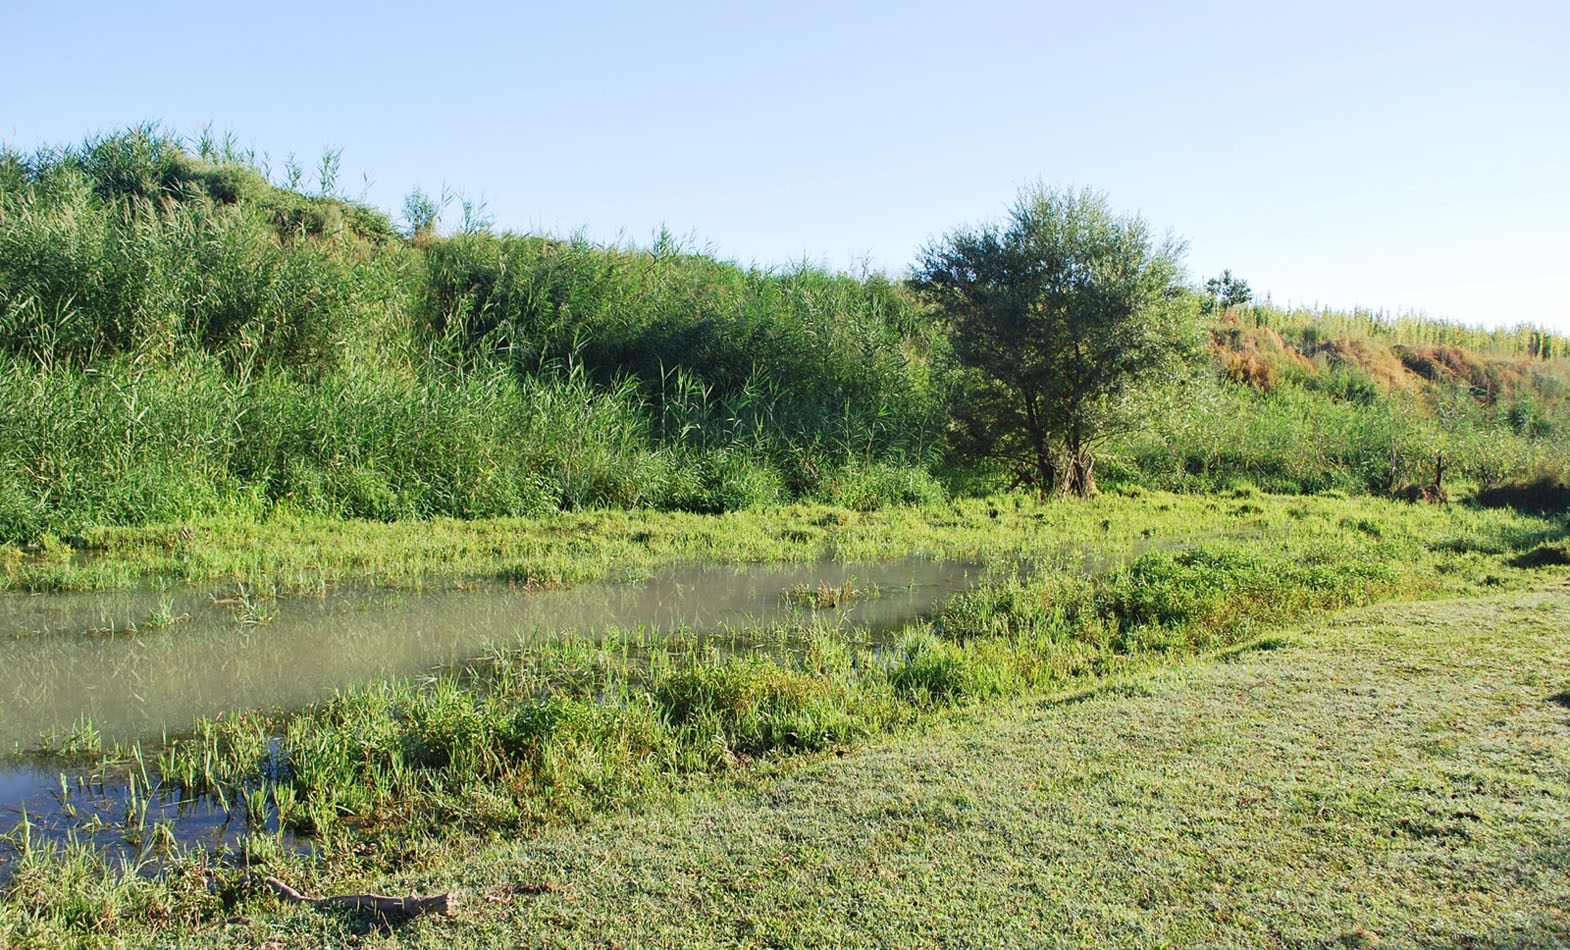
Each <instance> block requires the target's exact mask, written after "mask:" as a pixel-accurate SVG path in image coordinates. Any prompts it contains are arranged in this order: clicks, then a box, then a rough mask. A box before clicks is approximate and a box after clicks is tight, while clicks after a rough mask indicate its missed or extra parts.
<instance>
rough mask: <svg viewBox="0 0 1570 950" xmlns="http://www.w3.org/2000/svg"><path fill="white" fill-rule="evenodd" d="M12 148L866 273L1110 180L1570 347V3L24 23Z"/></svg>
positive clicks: (177, 10) (1216, 234)
mask: <svg viewBox="0 0 1570 950" xmlns="http://www.w3.org/2000/svg"><path fill="white" fill-rule="evenodd" d="M3 4H4V22H5V23H6V28H5V30H4V32H3V33H0V56H3V59H4V62H5V64H6V69H5V73H6V76H5V82H4V84H3V85H0V134H3V135H4V137H5V139H6V141H8V142H10V143H11V144H13V145H15V146H17V147H20V148H23V149H29V148H32V147H34V146H37V145H39V144H41V143H54V144H58V143H63V142H72V141H76V140H78V139H80V138H81V137H82V136H83V135H84V134H86V133H88V132H91V131H97V130H106V129H109V128H112V127H114V126H117V125H124V124H128V123H134V122H137V121H140V120H148V119H151V120H159V121H162V122H163V123H165V124H166V125H167V126H169V127H170V128H172V129H174V130H176V131H179V132H182V133H186V134H190V133H194V132H195V131H196V130H197V129H198V128H200V126H201V125H202V124H203V123H206V122H210V123H212V124H213V125H214V126H215V127H216V128H218V129H220V130H222V129H228V130H232V131H234V132H235V133H237V134H238V135H239V137H240V139H241V140H242V142H243V143H245V144H249V145H252V146H254V147H255V148H257V149H258V150H265V151H268V152H270V153H271V154H272V156H273V161H274V164H275V166H281V164H282V157H283V155H284V153H286V152H289V151H291V150H292V151H294V152H296V153H297V154H298V155H299V156H300V157H301V159H302V160H304V161H305V162H306V163H307V164H314V162H315V160H316V159H317V157H318V156H319V155H320V153H321V150H322V148H323V147H324V146H333V147H340V148H342V149H343V154H344V168H345V174H344V178H343V181H344V190H345V191H347V192H349V193H350V194H351V195H353V194H358V193H359V191H360V187H361V185H360V182H361V176H362V174H364V173H369V174H370V175H371V176H372V178H373V179H374V184H373V185H372V187H371V188H370V190H369V192H368V197H369V199H370V200H371V201H372V202H373V203H375V204H378V205H381V206H383V207H386V208H389V209H396V208H397V206H398V205H399V204H400V203H401V198H402V195H403V194H404V193H405V192H406V191H407V190H408V189H409V188H410V187H411V186H414V185H421V186H424V187H425V188H426V189H427V190H431V191H436V190H439V189H440V188H441V187H442V185H443V184H447V185H450V186H454V187H458V188H462V189H465V190H467V191H469V192H470V193H472V194H480V193H483V194H484V196H485V198H486V200H487V201H488V205H489V211H490V213H491V214H493V215H494V216H495V218H496V219H497V223H498V225H499V226H502V227H506V228H511V229H514V230H535V231H552V232H557V233H562V232H570V231H574V230H577V229H579V228H583V229H586V231H587V233H588V234H589V235H590V236H591V237H595V238H598V239H602V240H609V239H615V238H616V237H617V235H618V234H625V236H626V237H628V238H631V239H634V240H637V241H640V242H646V241H647V240H648V238H649V236H650V235H651V234H652V233H653V232H654V231H655V230H656V229H657V228H658V227H659V226H660V225H661V224H662V223H663V224H665V225H667V226H669V227H670V228H671V229H672V230H674V231H676V232H678V233H683V234H686V233H694V234H696V235H697V237H698V239H699V242H700V244H704V245H709V246H712V247H713V249H714V250H715V251H717V252H718V253H719V254H720V255H722V256H725V257H728V258H733V259H737V260H740V261H742V262H757V263H760V264H766V265H767V264H778V263H784V262H787V261H791V260H800V259H802V258H803V257H807V258H811V259H813V260H820V261H823V262H825V263H827V264H829V265H831V266H834V267H850V266H852V264H853V262H855V261H857V260H860V259H863V258H868V259H870V261H871V262H872V264H873V266H876V267H882V268H885V269H887V270H889V271H890V272H892V273H899V272H901V271H903V270H904V269H905V268H906V267H907V266H908V265H909V264H910V262H911V261H912V260H913V259H914V256H915V252H916V249H917V248H918V247H919V246H920V245H921V244H922V243H923V242H925V241H927V240H929V239H931V238H933V237H935V236H937V235H939V234H941V233H942V232H943V231H944V230H946V229H948V228H951V227H953V226H956V225H960V224H966V223H973V222H976V221H979V220H981V219H984V218H989V217H995V216H997V215H998V214H1000V213H1001V212H1002V210H1003V209H1004V207H1005V205H1006V204H1007V203H1008V201H1009V200H1010V199H1011V198H1012V196H1013V195H1014V193H1015V191H1016V190H1017V189H1018V187H1019V186H1020V185H1022V184H1024V183H1027V182H1031V181H1034V180H1036V179H1038V178H1040V179H1042V180H1044V181H1046V182H1048V183H1049V184H1059V185H1076V186H1083V185H1088V186H1092V187H1095V188H1098V189H1101V190H1104V191H1106V192H1107V193H1108V195H1109V196H1110V198H1111V201H1112V203H1113V204H1114V205H1115V206H1117V207H1119V208H1121V209H1124V210H1128V211H1138V212H1140V213H1141V214H1143V215H1144V216H1145V217H1146V218H1147V219H1149V220H1150V221H1151V222H1152V223H1153V224H1155V225H1156V226H1157V227H1159V228H1163V229H1165V228H1171V229H1172V230H1174V231H1175V232H1177V233H1178V234H1179V235H1181V236H1183V237H1186V238H1187V239H1188V240H1189V242H1190V252H1189V256H1188V263H1189V269H1190V271H1191V273H1192V275H1193V276H1194V277H1195V278H1196V279H1199V278H1203V277H1205V276H1207V275H1210V274H1213V273H1216V272H1219V271H1220V270H1221V269H1222V268H1224V267H1229V268H1231V269H1232V270H1233V271H1234V272H1235V273H1237V274H1239V275H1241V276H1243V277H1245V278H1247V279H1248V280H1249V281H1250V282H1251V283H1252V284H1253V285H1254V287H1255V288H1256V290H1258V291H1262V292H1269V293H1270V294H1272V296H1273V297H1274V299H1275V300H1276V301H1277V302H1278V303H1286V302H1296V303H1308V304H1312V303H1316V302H1318V303H1324V304H1330V305H1334V306H1342V307H1349V306H1352V305H1363V306H1370V307H1375V308H1380V307H1382V308H1385V309H1387V310H1391V311H1407V310H1413V311H1424V312H1427V313H1430V314H1433V315H1436V316H1446V317H1451V318H1455V319H1461V320H1465V321H1468V322H1486V323H1490V324H1494V323H1505V324H1509V323H1514V322H1517V321H1522V320H1532V321H1536V322H1539V323H1544V324H1549V325H1552V326H1555V327H1557V328H1558V329H1560V330H1562V331H1570V232H1567V224H1570V3H1566V2H1563V0H1558V2H1548V0H1544V2H1509V0H1505V2H1499V3H1494V4H1487V5H1485V4H1482V3H1464V4H1462V3H1443V2H1440V3H1435V2H1426V3H1415V2H1410V3H1409V2H1400V3H1347V2H1318V3H1312V4H1298V5H1292V6H1291V7H1288V6H1287V5H1284V4H1268V3H1257V2H1255V3H1234V2H1212V3H1187V4H1167V3H1108V4H1095V5H1093V4H1085V3H1063V4H1055V3H1040V4H1033V3H1017V2H1016V3H1007V2H986V0H981V2H971V3H968V4H961V3H957V2H949V3H941V4H940V3H924V2H915V3H899V4H894V3H834V4H829V3H816V2H799V3H792V4H780V5H763V4H755V5H749V4H740V3H736V4H704V3H669V4H647V3H643V4H639V3H627V2H622V0H607V2H601V3H597V4H593V5H581V6H575V7H571V8H569V5H566V4H562V3H553V4H550V5H543V4H542V5H534V4H516V5H513V4H500V3H461V2H453V3H446V4H420V5H412V4H402V3H378V4H324V9H320V10H319V9H317V8H316V6H315V5H313V4H304V3H297V2H293V0H286V2H276V3H268V4H256V5H244V4H204V5H195V4H191V5H184V4H166V3H135V4H128V3H94V2H89V3H76V4H72V5H70V6H69V7H56V6H54V5H49V4H22V3H19V2H17V0H3Z"/></svg>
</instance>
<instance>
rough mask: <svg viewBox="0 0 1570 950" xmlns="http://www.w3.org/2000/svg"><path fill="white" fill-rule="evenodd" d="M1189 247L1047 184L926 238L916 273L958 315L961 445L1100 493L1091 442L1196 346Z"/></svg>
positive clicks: (1046, 488) (1134, 418)
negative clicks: (983, 219)
mask: <svg viewBox="0 0 1570 950" xmlns="http://www.w3.org/2000/svg"><path fill="white" fill-rule="evenodd" d="M1183 249H1184V248H1183V245H1182V244H1181V242H1178V241H1177V240H1175V239H1173V238H1171V237H1167V238H1165V239H1161V240H1157V239H1155V238H1153V237H1152V236H1151V234H1150V229H1149V227H1148V225H1146V223H1145V222H1144V221H1143V220H1142V219H1140V218H1139V217H1137V216H1122V215H1118V214H1115V213H1114V212H1113V211H1112V209H1111V208H1110V207H1109V206H1108V204H1107V200H1106V197H1105V196H1104V195H1102V194H1099V193H1097V192H1093V191H1089V190H1085V191H1079V192H1071V191H1058V190H1053V189H1049V188H1046V187H1044V186H1041V185H1036V186H1034V187H1031V188H1027V189H1026V190H1024V191H1023V192H1021V194H1020V195H1019V197H1018V198H1017V199H1016V200H1015V202H1014V204H1013V206H1012V207H1011V208H1010V210H1009V214H1008V218H1007V220H1006V221H1005V222H1003V223H1002V224H987V225H983V226H981V227H978V228H974V229H965V228H961V229H958V230H955V231H952V232H950V233H949V234H947V235H945V236H944V237H943V238H942V239H941V240H939V241H937V242H936V243H934V244H932V245H930V246H928V247H926V248H924V249H923V250H922V252H921V256H920V260H919V262H918V264H917V268H916V273H915V277H914V282H915V284H916V285H917V286H918V287H920V288H922V289H923V290H924V291H925V292H926V293H928V294H929V295H930V296H931V298H932V299H933V300H934V302H935V303H936V304H937V305H938V306H939V307H940V309H941V310H942V311H943V312H944V313H945V314H946V315H947V316H948V317H949V319H950V321H951V322H952V329H953V337H952V346H953V352H954V356H955V358H956V361H957V363H958V365H959V370H960V374H961V377H962V385H961V392H962V393H963V395H962V396H961V398H960V403H959V405H958V406H957V408H956V413H955V416H956V420H957V425H958V432H957V437H958V441H959V443H960V449H961V451H962V452H965V453H968V454H970V455H971V456H972V457H974V458H977V459H990V460H994V461H997V462H1002V463H1005V464H1007V465H1009V466H1010V467H1011V468H1012V469H1013V470H1014V472H1015V473H1016V474H1017V475H1018V476H1019V480H1021V481H1028V482H1033V483H1034V484H1035V485H1036V487H1037V489H1038V490H1039V491H1041V492H1043V493H1046V492H1054V491H1056V492H1063V493H1069V492H1072V493H1074V494H1078V495H1089V494H1092V493H1094V492H1095V477H1094V475H1093V472H1092V468H1093V466H1094V464H1095V456H1094V454H1093V450H1094V448H1095V447H1096V446H1097V445H1098V444H1099V443H1101V442H1102V441H1104V440H1105V439H1107V438H1108V437H1109V436H1111V435H1113V434H1115V433H1117V432H1121V431H1126V430H1127V429H1128V428H1129V427H1131V426H1134V425H1137V424H1138V412H1137V409H1138V406H1137V405H1136V404H1135V403H1136V400H1135V399H1134V398H1133V397H1134V395H1135V394H1136V392H1137V391H1138V390H1139V388H1140V387H1141V386H1142V385H1144V384H1148V383H1152V382H1158V381H1159V380H1161V379H1162V378H1164V377H1167V376H1169V374H1171V373H1172V372H1173V371H1175V370H1176V369H1177V368H1178V367H1180V366H1181V365H1182V357H1183V356H1184V355H1185V353H1186V352H1187V351H1188V350H1189V349H1190V348H1191V347H1192V345H1193V336H1192V333H1191V332H1189V331H1188V329H1187V321H1185V320H1184V319H1183V313H1182V309H1183V308H1182V306H1181V303H1180V298H1181V296H1182V294H1181V289H1180V286H1179V278H1180V276H1181V271H1180V257H1181V254H1182V252H1183Z"/></svg>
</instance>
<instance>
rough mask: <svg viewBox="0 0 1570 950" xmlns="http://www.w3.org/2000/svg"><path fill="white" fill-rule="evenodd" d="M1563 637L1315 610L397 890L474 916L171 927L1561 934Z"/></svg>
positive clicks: (1425, 937) (802, 940) (341, 932)
mask: <svg viewBox="0 0 1570 950" xmlns="http://www.w3.org/2000/svg"><path fill="white" fill-rule="evenodd" d="M1566 629H1570V591H1567V590H1566V589H1565V588H1564V587H1559V588H1556V589H1552V590H1550V591H1544V592H1531V593H1520V594H1509V595H1501V596H1495V597H1490V598H1481V599H1467V600H1447V601H1439V602H1434V603H1426V604H1403V605H1385V606H1380V607H1377V608H1372V609H1364V610H1359V611H1355V612H1352V613H1347V614H1341V615H1338V616H1336V617H1334V618H1330V619H1316V620H1315V621H1314V622H1313V623H1311V624H1309V625H1307V626H1304V627H1301V628H1294V629H1291V630H1290V631H1287V632H1285V633H1284V634H1281V635H1276V636H1273V637H1270V638H1266V639H1263V640H1257V641H1253V642H1252V643H1250V644H1245V645H1243V646H1242V647H1241V648H1240V649H1239V650H1237V651H1234V652H1230V653H1225V654H1223V655H1221V656H1220V657H1211V658H1207V659H1205V660H1202V661H1199V662H1194V663H1182V664H1178V665H1176V666H1170V667H1167V668H1164V669H1161V670H1156V671H1149V672H1144V673H1140V674H1135V675H1132V676H1126V677H1119V678H1116V679H1114V680H1110V681H1107V682H1106V683H1105V684H1104V685H1101V686H1099V687H1096V688H1092V689H1089V690H1082V691H1074V692H1068V693H1054V694H1049V695H1046V696H1043V697H1039V698H1031V699H1027V700H1022V701H1010V702H1006V703H1003V704H999V705H996V706H990V707H988V708H986V710H985V711H984V712H983V711H976V712H974V713H965V714H962V715H959V716H957V717H954V718H951V719H947V720H944V721H942V722H939V723H934V724H933V725H932V726H931V728H929V729H927V730H923V731H920V732H915V733H909V734H906V735H904V736H901V737H899V738H897V739H894V740H891V741H888V742H880V743H877V744H874V745H871V746H869V747H867V748H865V749H861V750H858V751H855V752H852V753H851V754H849V755H848V756H846V757H828V758H822V759H817V760H813V761H811V762H810V763H804V767H803V768H800V769H793V770H789V771H787V772H786V773H785V774H783V775H779V776H769V777H767V778H765V779H760V780H759V781H758V782H757V783H755V784H754V785H752V786H751V787H748V788H744V789H740V790H736V789H725V790H722V791H714V792H699V793H695V794H692V795H689V796H685V797H682V798H680V799H678V800H677V801H676V802H674V803H673V804H672V805H671V806H670V807H666V808H656V809H651V810H649V811H645V812H639V813H637V814H633V815H625V816H614V817H610V818H607V819H604V820H600V821H595V822H591V823H589V824H588V825H586V826H584V827H581V828H562V829H556V830H552V831H549V832H546V833H545V834H543V835H541V836H538V837H535V838H531V839H530V840H528V841H524V842H510V841H505V840H503V841H496V842H494V843H492V844H490V845H487V846H485V847H483V848H482V849H480V850H479V851H477V852H467V853H465V852H462V851H458V850H454V851H448V852H442V853H439V854H437V855H433V856H431V857H430V858H429V863H428V864H425V865H422V866H420V867H417V868H411V869H406V870H402V871H398V872H390V873H387V874H386V876H385V878H382V879H380V880H383V881H385V883H386V886H387V887H388V888H390V889H396V888H397V887H404V886H413V887H416V888H422V889H426V890H433V889H441V888H449V887H451V888H458V889H460V890H462V891H463V893H464V894H465V895H466V896H467V904H466V909H465V910H464V911H463V912H462V913H461V914H460V915H459V916H458V917H456V918H454V919H452V920H450V921H436V920H430V921H421V922H419V923H415V924H410V925H407V926H404V927H401V928H391V929H382V928H379V927H376V926H374V925H373V924H370V923H368V922H366V921H363V920H354V919H345V918H342V917H336V916H333V915H323V914H319V913H313V912H310V911H302V910H298V909H293V908H280V909H278V910H276V911H269V912H266V913H265V915H258V917H257V921H256V922H255V923H253V924H248V925H240V926H232V927H229V928H217V927H215V928H212V929H209V930H206V931H204V932H202V933H199V934H188V935H177V934H174V933H171V934H170V935H169V938H168V939H169V942H170V943H171V944H183V945H191V946H244V945H249V944H254V943H256V942H259V941H264V940H268V939H276V940H281V941H286V942H292V943H296V944H298V945H301V946H333V945H335V944H337V943H338V942H339V941H341V940H345V939H353V938H355V937H357V936H358V937H360V938H361V939H364V940H365V941H366V942H367V943H369V944H373V945H384V946H409V947H425V946H437V945H441V946H448V947H470V946H474V947H480V946H494V945H498V944H517V945H524V946H611V945H621V946H634V945H637V946H672V947H676V946H681V947H690V946H744V947H765V946H773V947H782V946H783V947H789V946H826V945H836V946H869V947H870V946H879V947H888V946H900V947H904V946H909V947H922V946H941V945H952V944H958V945H988V946H1062V947H1079V946H1112V947H1156V946H1174V945H1176V946H1196V945H1206V946H1223V947H1320V946H1323V947H1337V946H1348V947H1359V946H1362V947H1373V946H1403V947H1404V946H1445V947H1452V946H1455V947H1462V946H1464V947H1488V948H1506V947H1509V948H1532V947H1541V948H1548V947H1559V946H1564V945H1565V943H1566V942H1570V919H1567V918H1566V916H1565V907H1566V904H1567V901H1570V854H1567V853H1566V851H1565V846H1564V836H1563V829H1564V828H1565V826H1566V823H1567V822H1570V786H1567V784H1566V776H1567V775H1570V758H1567V757H1566V744H1565V742H1564V741H1563V739H1564V734H1565V730H1566V728H1570V726H1567V720H1570V713H1567V711H1566V709H1565V708H1564V705H1563V703H1564V700H1563V698H1562V697H1563V696H1564V690H1565V689H1566V688H1567V687H1570V666H1567V665H1566V662H1565V657H1566V652H1565V650H1564V631H1565V630H1566ZM1556 697H1557V698H1556ZM324 886H328V887H331V885H324Z"/></svg>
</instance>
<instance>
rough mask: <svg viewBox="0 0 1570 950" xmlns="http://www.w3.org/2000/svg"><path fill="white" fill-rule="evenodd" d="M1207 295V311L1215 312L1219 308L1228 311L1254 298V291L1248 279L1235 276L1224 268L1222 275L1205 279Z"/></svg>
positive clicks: (1205, 305)
mask: <svg viewBox="0 0 1570 950" xmlns="http://www.w3.org/2000/svg"><path fill="white" fill-rule="evenodd" d="M1205 295H1206V296H1205V303H1204V311H1205V312H1206V313H1214V312H1216V311H1217V310H1220V311H1222V312H1226V311H1227V310H1230V309H1232V308H1233V307H1241V306H1243V305H1244V304H1246V303H1248V302H1249V301H1250V300H1253V299H1254V291H1253V290H1252V289H1251V288H1250V287H1249V286H1248V281H1246V280H1244V279H1243V278H1241V277H1233V276H1232V272H1231V271H1230V270H1224V271H1222V272H1221V276H1220V277H1212V278H1210V279H1209V280H1207V281H1205Z"/></svg>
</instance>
